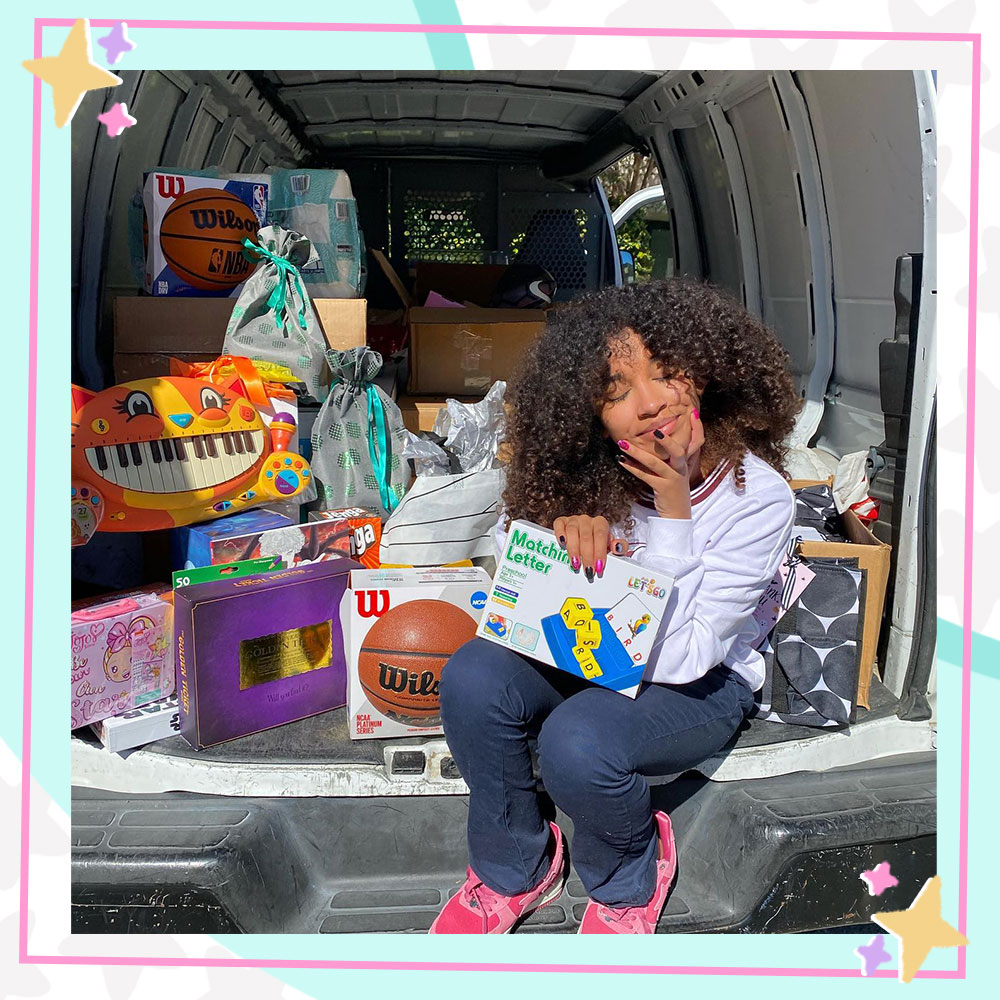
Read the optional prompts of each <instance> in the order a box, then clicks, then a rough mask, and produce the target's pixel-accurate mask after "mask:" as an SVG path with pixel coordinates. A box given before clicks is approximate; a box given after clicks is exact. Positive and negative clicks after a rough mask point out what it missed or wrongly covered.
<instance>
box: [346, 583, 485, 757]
mask: <svg viewBox="0 0 1000 1000" xmlns="http://www.w3.org/2000/svg"><path fill="white" fill-rule="evenodd" d="M489 588H490V578H489V575H488V574H487V573H486V571H485V570H482V569H479V568H477V567H470V568H461V569H377V570H361V569H355V570H354V571H353V572H352V573H351V589H350V590H349V591H348V593H347V595H346V597H345V599H344V605H343V607H342V609H341V616H342V620H343V621H344V622H345V628H346V630H347V632H348V643H349V645H348V650H349V651H348V663H349V666H350V683H349V687H348V700H347V718H348V723H349V727H350V735H351V739H355V740H363V739H370V738H373V737H388V736H431V735H436V734H440V733H442V732H443V730H442V728H441V701H440V696H439V693H438V682H439V681H440V679H441V668H442V667H443V666H444V665H445V662H446V661H447V660H448V657H449V656H451V654H452V653H454V652H455V650H456V649H458V647H459V646H461V645H463V644H464V643H466V642H468V641H469V640H470V639H472V638H474V637H475V634H476V623H477V622H478V621H479V614H480V612H481V611H482V609H483V608H484V607H485V605H486V600H487V591H488V590H489Z"/></svg>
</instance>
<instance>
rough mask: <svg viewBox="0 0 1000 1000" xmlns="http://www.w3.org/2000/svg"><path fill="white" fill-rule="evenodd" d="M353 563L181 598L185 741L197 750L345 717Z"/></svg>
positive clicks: (178, 629)
mask: <svg viewBox="0 0 1000 1000" xmlns="http://www.w3.org/2000/svg"><path fill="white" fill-rule="evenodd" d="M355 566H357V563H354V562H351V561H350V560H349V559H336V560H332V561H330V562H322V563H314V564H313V565H311V566H302V567H300V568H298V569H288V570H278V571H275V572H272V573H265V574H263V575H261V576H248V577H242V578H237V579H227V580H219V581H216V582H213V583H200V584H196V585H194V586H191V587H179V588H178V589H177V590H176V591H174V607H175V630H174V631H175V636H176V638H175V648H176V662H177V688H178V691H177V693H178V699H179V701H180V719H181V735H182V736H183V737H184V738H185V739H186V740H187V741H188V743H190V744H191V745H192V746H193V747H195V748H196V749H199V750H200V749H204V748H205V747H210V746H214V745H215V744H217V743H223V742H225V741H226V740H232V739H235V738H236V737H238V736H248V735H250V734H251V733H258V732H261V731H262V730H264V729H272V728H274V727H275V726H281V725H284V724H285V723H287V722H295V721H297V720H298V719H304V718H306V717H307V716H310V715H318V714H319V713H320V712H327V711H330V710H331V709H334V708H339V707H340V706H342V705H343V704H344V703H345V701H346V700H347V671H346V667H345V663H344V636H343V631H342V629H341V624H340V615H339V610H338V609H339V608H340V606H341V602H342V599H343V596H344V592H345V590H346V589H347V579H348V573H349V572H350V570H351V569H352V568H354V567H355Z"/></svg>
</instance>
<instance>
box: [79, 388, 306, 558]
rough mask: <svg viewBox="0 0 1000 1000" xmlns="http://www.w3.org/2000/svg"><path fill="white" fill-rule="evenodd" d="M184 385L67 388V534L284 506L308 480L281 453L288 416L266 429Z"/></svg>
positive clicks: (225, 396)
mask: <svg viewBox="0 0 1000 1000" xmlns="http://www.w3.org/2000/svg"><path fill="white" fill-rule="evenodd" d="M241 389H242V382H240V381H239V379H233V380H232V381H231V383H230V384H228V385H225V386H218V385H216V384H214V383H212V382H205V381H201V380H200V379H193V378H180V377H174V376H171V377H164V378H147V379H138V380H136V381H134V382H123V383H122V384H120V385H116V386H112V387H111V388H110V389H105V390H104V391H103V392H99V393H96V394H95V393H93V392H89V391H87V390H86V389H81V388H79V387H77V386H73V421H72V427H73V435H72V446H71V447H72V458H71V471H72V490H73V494H72V508H71V509H72V532H73V536H72V537H73V545H84V544H86V543H87V542H88V541H89V540H90V537H91V535H92V534H93V533H94V531H151V530H154V529H157V528H172V527H174V526H176V525H180V524H191V523H193V522H195V521H205V520H208V519H210V518H213V517H220V516H221V515H223V514H229V513H234V512H235V511H238V510H242V509H243V508H246V507H252V506H254V505H255V504H261V503H267V502H269V501H274V500H288V499H290V498H291V497H294V496H296V495H297V494H299V493H301V492H302V490H304V489H305V488H306V486H308V485H309V481H310V477H311V475H312V473H311V472H310V469H309V464H308V463H307V462H306V461H305V459H304V458H302V457H301V456H300V455H296V454H295V453H294V452H291V451H289V450H288V445H289V442H290V441H291V440H292V436H293V433H294V431H295V420H294V418H292V416H291V415H290V414H284V413H279V414H277V415H276V416H275V418H274V419H273V420H272V421H271V425H270V428H266V427H265V425H264V421H263V420H262V419H261V416H260V413H258V411H257V409H256V407H255V406H254V405H253V404H252V403H251V402H250V401H249V400H248V399H247V398H246V397H245V396H244V395H243V394H242V392H241V391H240V390H241Z"/></svg>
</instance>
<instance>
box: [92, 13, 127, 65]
mask: <svg viewBox="0 0 1000 1000" xmlns="http://www.w3.org/2000/svg"><path fill="white" fill-rule="evenodd" d="M127 30H128V25H127V24H126V23H125V22H124V21H119V22H118V23H117V24H116V25H115V26H114V27H113V28H112V29H111V30H110V31H109V32H108V33H107V34H106V35H104V36H102V37H101V38H98V39H97V44H98V45H100V46H101V48H102V49H104V52H105V58H106V59H107V60H108V65H109V66H114V64H115V63H116V62H118V60H119V59H121V57H122V56H123V55H124V54H125V53H126V52H131V51H132V49H134V48H135V42H133V41H132V39H131V38H129V37H128V34H127Z"/></svg>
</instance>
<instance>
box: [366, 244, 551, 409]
mask: <svg viewBox="0 0 1000 1000" xmlns="http://www.w3.org/2000/svg"><path fill="white" fill-rule="evenodd" d="M372 256H373V257H374V258H375V260H376V261H377V262H378V264H379V266H380V267H381V268H382V270H383V271H384V272H385V274H386V276H387V277H388V279H389V281H390V282H391V283H392V286H393V288H395V290H396V293H397V295H399V298H400V301H401V302H402V304H403V306H404V308H406V310H407V314H406V316H407V325H408V327H409V336H410V381H409V385H408V390H407V391H408V392H409V393H410V395H414V396H428V395H440V394H442V393H447V394H448V395H449V396H461V395H468V396H474V397H479V396H484V395H485V394H486V392H487V391H488V390H489V387H490V386H491V385H492V384H493V383H494V382H496V381H497V380H498V379H503V380H507V379H509V378H510V377H511V375H512V374H513V372H514V370H515V368H516V367H517V363H518V361H519V360H520V358H521V355H522V354H523V353H524V349H525V348H526V347H527V346H528V345H529V344H531V343H532V342H533V341H534V340H535V338H536V337H537V336H538V335H539V334H540V333H541V332H542V330H543V329H544V328H545V312H544V310H541V309H489V308H486V303H487V302H489V299H490V295H491V294H492V291H493V288H494V287H495V286H496V282H497V279H498V278H499V277H500V275H501V274H502V273H503V271H504V268H503V267H502V266H499V265H487V264H445V263H439V262H431V261H421V262H419V263H418V265H417V275H416V288H417V292H418V295H417V298H416V300H414V297H413V296H411V295H410V294H409V292H408V291H407V290H406V286H405V285H404V284H403V282H402V281H401V280H400V278H399V275H397V274H396V272H395V270H394V269H393V267H392V265H391V264H390V263H389V261H388V260H387V259H386V257H385V255H384V254H383V253H381V252H380V251H378V250H373V251H372ZM431 290H433V291H436V292H439V293H440V294H442V295H444V296H445V297H446V298H451V299H453V300H455V301H459V302H474V303H476V305H474V306H471V307H466V308H464V309H428V308H425V307H422V306H420V305H419V304H417V303H419V302H422V301H424V299H425V298H426V292H427V291H431ZM420 293H423V296H422V297H421V294H420Z"/></svg>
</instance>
